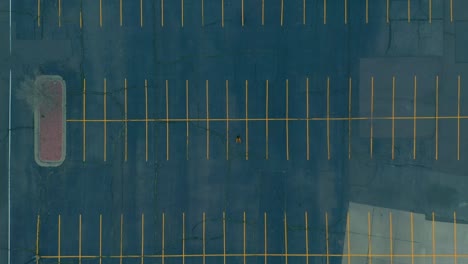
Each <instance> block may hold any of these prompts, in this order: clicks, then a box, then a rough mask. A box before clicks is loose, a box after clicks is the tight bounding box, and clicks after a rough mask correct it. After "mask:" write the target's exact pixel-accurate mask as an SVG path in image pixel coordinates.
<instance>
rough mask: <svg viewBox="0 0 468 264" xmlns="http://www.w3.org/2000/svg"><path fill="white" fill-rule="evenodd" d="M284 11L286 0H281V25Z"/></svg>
mask: <svg viewBox="0 0 468 264" xmlns="http://www.w3.org/2000/svg"><path fill="white" fill-rule="evenodd" d="M283 12H284V0H281V18H280V21H281V22H280V24H281V26H283Z"/></svg>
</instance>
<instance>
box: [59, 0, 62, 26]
mask: <svg viewBox="0 0 468 264" xmlns="http://www.w3.org/2000/svg"><path fill="white" fill-rule="evenodd" d="M58 25H59V27H61V26H62V0H58Z"/></svg>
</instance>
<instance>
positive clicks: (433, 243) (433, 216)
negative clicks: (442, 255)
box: [432, 212, 436, 264]
mask: <svg viewBox="0 0 468 264" xmlns="http://www.w3.org/2000/svg"><path fill="white" fill-rule="evenodd" d="M434 220H435V214H434V212H432V264H435V263H436V257H435V256H436V240H435V238H436V236H435V221H434Z"/></svg>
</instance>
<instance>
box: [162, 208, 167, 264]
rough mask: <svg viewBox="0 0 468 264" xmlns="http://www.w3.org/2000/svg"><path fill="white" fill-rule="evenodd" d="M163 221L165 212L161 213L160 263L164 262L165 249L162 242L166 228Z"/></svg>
mask: <svg viewBox="0 0 468 264" xmlns="http://www.w3.org/2000/svg"><path fill="white" fill-rule="evenodd" d="M164 222H165V214H164V213H162V234H161V262H162V264H164V253H165V250H166V247H165V246H164V242H165V239H164V233H165V230H166V228H165V227H164Z"/></svg>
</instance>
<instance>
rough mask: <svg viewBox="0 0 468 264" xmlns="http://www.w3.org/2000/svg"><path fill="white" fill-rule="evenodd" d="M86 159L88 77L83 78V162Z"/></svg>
mask: <svg viewBox="0 0 468 264" xmlns="http://www.w3.org/2000/svg"><path fill="white" fill-rule="evenodd" d="M85 161H86V79H85V78H83V162H85Z"/></svg>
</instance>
